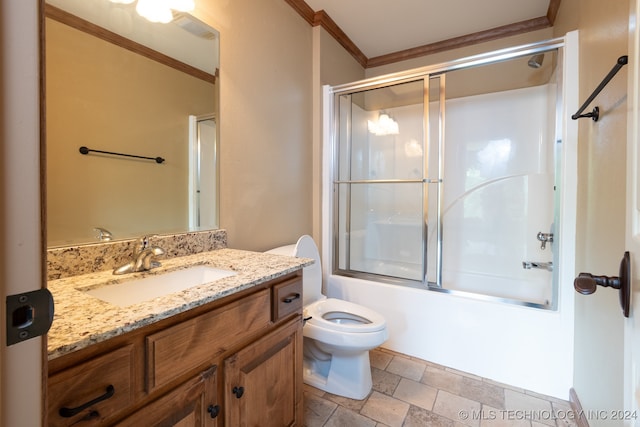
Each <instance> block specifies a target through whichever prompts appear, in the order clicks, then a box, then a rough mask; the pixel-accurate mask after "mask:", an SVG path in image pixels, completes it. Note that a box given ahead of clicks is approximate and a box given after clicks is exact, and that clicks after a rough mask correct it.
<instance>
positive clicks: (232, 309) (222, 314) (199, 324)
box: [146, 289, 271, 392]
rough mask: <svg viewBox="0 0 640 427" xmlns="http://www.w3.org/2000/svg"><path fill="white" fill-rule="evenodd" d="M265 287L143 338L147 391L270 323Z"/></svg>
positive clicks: (208, 359)
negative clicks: (145, 349)
mask: <svg viewBox="0 0 640 427" xmlns="http://www.w3.org/2000/svg"><path fill="white" fill-rule="evenodd" d="M269 292H270V291H269V289H264V290H262V291H260V292H256V293H255V294H253V295H250V296H248V297H245V298H243V299H241V300H239V301H236V302H233V303H231V304H228V305H225V306H223V307H220V308H219V309H216V310H213V311H211V312H209V313H207V314H204V315H201V316H198V317H196V318H194V319H191V320H187V321H185V322H183V323H181V324H179V325H176V326H173V327H170V328H167V329H165V330H163V331H160V332H158V333H155V334H152V335H149V336H147V337H146V347H147V362H146V365H147V366H146V369H147V391H148V392H151V391H152V390H154V389H155V388H157V387H160V386H162V385H163V384H166V383H168V382H169V381H171V380H173V379H174V378H177V377H179V376H180V375H183V374H185V373H186V372H189V371H191V370H193V369H195V368H198V367H202V366H204V365H206V364H207V363H209V362H210V361H211V360H212V359H214V358H215V357H216V356H218V355H220V354H221V353H223V352H224V351H225V350H227V349H229V348H231V347H233V346H234V345H236V344H238V343H240V342H241V341H242V340H244V339H246V338H247V337H248V336H249V335H251V334H253V333H254V332H256V331H258V330H260V329H264V328H267V327H269V325H271V316H270V311H271V310H270V309H269V308H270V305H269V302H270V295H269Z"/></svg>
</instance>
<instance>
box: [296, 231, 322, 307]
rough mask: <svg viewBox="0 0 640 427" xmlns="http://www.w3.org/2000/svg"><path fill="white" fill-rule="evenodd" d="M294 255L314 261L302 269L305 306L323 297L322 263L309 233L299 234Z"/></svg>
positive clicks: (303, 302)
mask: <svg viewBox="0 0 640 427" xmlns="http://www.w3.org/2000/svg"><path fill="white" fill-rule="evenodd" d="M294 256H297V257H299V258H311V259H312V260H313V261H314V263H313V264H312V265H309V266H307V267H304V268H303V269H302V286H303V290H302V304H303V305H305V306H307V305H309V304H311V303H313V302H315V301H319V300H321V299H324V298H325V297H324V295H323V294H322V265H321V263H320V253H319V252H318V247H317V246H316V243H315V242H314V241H313V238H312V237H311V236H309V235H306V234H305V235H304V236H301V237H300V238H299V239H298V241H297V242H296V245H295V250H294Z"/></svg>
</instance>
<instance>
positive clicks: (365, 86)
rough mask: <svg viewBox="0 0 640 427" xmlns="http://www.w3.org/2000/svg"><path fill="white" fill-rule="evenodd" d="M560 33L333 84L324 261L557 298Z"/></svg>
mask: <svg viewBox="0 0 640 427" xmlns="http://www.w3.org/2000/svg"><path fill="white" fill-rule="evenodd" d="M561 46H562V41H561V40H551V41H547V42H543V43H537V44H532V45H527V46H521V47H518V48H513V49H505V50H502V51H498V52H494V53H491V54H485V55H478V56H475V57H471V58H466V59H463V60H459V61H454V62H450V63H447V64H441V65H438V66H431V67H425V68H423V69H419V70H413V71H411V72H405V73H399V74H395V75H392V76H385V77H382V78H376V79H370V80H366V81H362V82H358V83H355V84H350V85H342V86H336V87H333V88H332V95H333V114H334V125H333V138H332V144H333V159H332V164H333V168H332V175H333V176H332V184H333V208H334V213H333V220H332V221H333V226H332V230H333V251H332V253H333V274H337V275H343V276H351V277H357V278H365V279H368V280H373V281H379V282H386V283H393V284H397V285H400V286H410V287H417V288H424V289H426V290H435V291H440V292H450V293H464V294H465V295H469V296H473V297H478V298H483V299H496V300H500V301H506V302H512V303H516V304H522V305H528V306H533V307H540V308H551V309H555V308H556V304H557V273H556V270H557V265H558V262H557V260H558V256H557V253H558V251H557V250H556V248H557V242H558V239H559V236H558V235H557V232H556V230H555V227H554V224H556V223H558V209H557V205H558V197H559V196H558V194H559V192H560V188H559V187H560V184H559V181H558V180H556V177H558V176H560V170H559V168H560V165H561V162H560V161H559V160H558V159H559V152H560V147H561V144H562V140H561V122H562V121H561V120H560V119H559V117H560V116H559V110H560V106H561V105H562V99H561V93H562V91H561V90H560V89H561V87H560V86H561V81H562V67H561V64H562V61H561V55H562V49H561Z"/></svg>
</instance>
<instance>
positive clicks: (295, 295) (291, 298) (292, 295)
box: [282, 293, 300, 304]
mask: <svg viewBox="0 0 640 427" xmlns="http://www.w3.org/2000/svg"><path fill="white" fill-rule="evenodd" d="M298 298H300V294H298V293H295V294H291V295H289V296H287V297H286V298H284V299H283V300H282V301H283V302H284V303H286V304H289V303H291V302H293V300H296V299H298Z"/></svg>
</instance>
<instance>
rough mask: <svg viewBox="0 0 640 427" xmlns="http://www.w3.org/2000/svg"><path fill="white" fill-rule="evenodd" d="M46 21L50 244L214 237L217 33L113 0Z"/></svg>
mask: <svg viewBox="0 0 640 427" xmlns="http://www.w3.org/2000/svg"><path fill="white" fill-rule="evenodd" d="M45 16H46V19H45V43H44V45H45V58H46V59H45V61H46V62H45V67H46V94H45V97H44V98H45V99H44V102H45V108H46V193H47V245H48V246H49V247H55V246H64V245H71V244H81V243H96V242H99V241H100V240H109V239H113V240H119V239H126V238H132V237H137V236H139V235H141V234H162V233H180V232H186V231H194V230H203V229H212V228H217V227H218V213H217V212H218V197H217V193H218V167H217V164H218V160H219V159H218V150H217V147H218V144H219V137H218V135H219V123H218V114H217V111H218V95H219V82H218V79H217V69H218V67H219V64H218V57H219V55H218V48H219V43H218V42H219V35H218V32H217V31H216V30H214V29H212V28H210V27H208V26H206V25H204V24H203V23H202V22H200V21H198V20H197V19H195V18H194V17H192V16H191V15H189V14H187V13H184V12H180V13H177V12H175V11H173V13H172V16H173V19H172V20H171V22H168V23H152V22H149V21H148V20H147V19H144V18H142V17H141V16H140V15H138V14H137V13H136V11H135V4H116V3H113V2H111V1H110V0H47V4H46V7H45ZM80 147H87V148H88V149H89V153H88V154H82V153H81V151H80ZM85 151H86V150H85ZM119 154H124V155H119ZM147 157H148V158H149V159H147ZM157 157H160V158H162V159H164V161H162V162H161V163H159V162H156V161H155V158H157Z"/></svg>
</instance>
